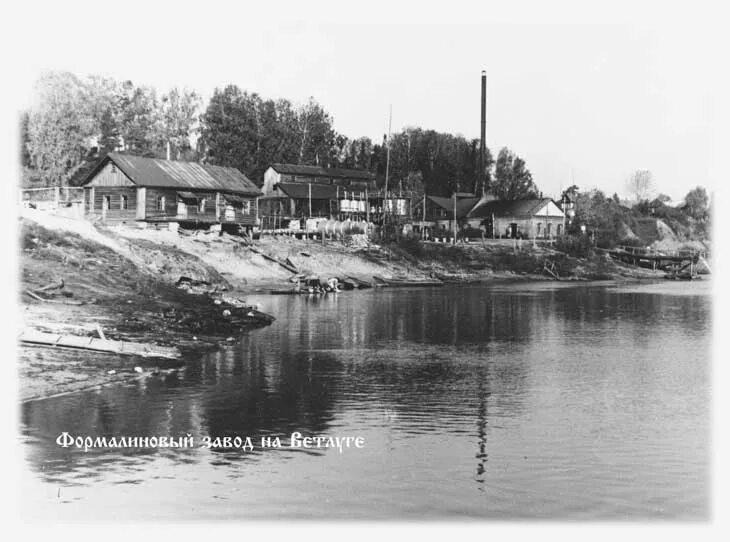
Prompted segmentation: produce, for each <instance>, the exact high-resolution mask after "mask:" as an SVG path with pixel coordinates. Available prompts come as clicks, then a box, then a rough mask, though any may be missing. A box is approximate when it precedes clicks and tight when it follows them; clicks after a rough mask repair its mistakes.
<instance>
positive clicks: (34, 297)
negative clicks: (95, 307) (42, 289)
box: [23, 290, 84, 305]
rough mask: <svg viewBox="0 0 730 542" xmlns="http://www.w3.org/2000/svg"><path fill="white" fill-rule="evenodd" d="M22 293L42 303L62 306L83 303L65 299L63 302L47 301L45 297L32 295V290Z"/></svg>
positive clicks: (58, 300)
mask: <svg viewBox="0 0 730 542" xmlns="http://www.w3.org/2000/svg"><path fill="white" fill-rule="evenodd" d="M23 293H24V294H26V295H28V296H30V297H32V298H33V299H35V300H36V301H42V302H43V303H61V304H63V305H83V304H84V302H83V301H72V300H70V299H67V300H65V301H63V300H60V299H47V298H45V297H41V296H39V295H38V294H36V293H34V292H33V291H32V290H23Z"/></svg>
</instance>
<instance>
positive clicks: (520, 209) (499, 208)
mask: <svg viewBox="0 0 730 542" xmlns="http://www.w3.org/2000/svg"><path fill="white" fill-rule="evenodd" d="M551 201H553V200H552V199H551V198H539V199H538V198H535V199H521V200H495V201H488V202H486V203H485V204H483V205H480V206H479V207H476V208H474V209H472V210H471V212H470V213H469V215H468V216H469V218H488V217H490V216H492V215H494V216H500V217H503V216H514V217H532V216H535V214H536V213H537V212H538V211H539V210H540V209H542V208H543V207H544V206H545V205H546V204H548V203H550V202H551ZM553 203H554V201H553ZM558 208H560V207H558Z"/></svg>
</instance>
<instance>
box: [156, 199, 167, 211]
mask: <svg viewBox="0 0 730 542" xmlns="http://www.w3.org/2000/svg"><path fill="white" fill-rule="evenodd" d="M157 210H158V211H164V210H165V196H160V197H158V198H157Z"/></svg>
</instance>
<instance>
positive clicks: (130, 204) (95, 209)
mask: <svg viewBox="0 0 730 542" xmlns="http://www.w3.org/2000/svg"><path fill="white" fill-rule="evenodd" d="M84 195H85V198H84V200H85V202H84V203H85V206H86V210H87V212H88V214H90V215H95V216H101V217H104V220H105V221H106V222H126V221H134V220H135V219H136V215H137V189H136V187H134V186H132V187H124V186H95V187H94V188H93V190H92V189H89V188H87V189H86V190H85V191H84ZM92 196H93V199H92ZM122 196H126V197H127V208H126V209H122ZM104 198H108V201H109V207H108V208H107V209H106V210H104V209H103V205H104Z"/></svg>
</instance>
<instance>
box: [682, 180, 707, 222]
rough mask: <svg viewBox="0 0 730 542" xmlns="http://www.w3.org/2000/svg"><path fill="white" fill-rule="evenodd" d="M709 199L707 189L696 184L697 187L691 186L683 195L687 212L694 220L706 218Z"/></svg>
mask: <svg viewBox="0 0 730 542" xmlns="http://www.w3.org/2000/svg"><path fill="white" fill-rule="evenodd" d="M709 200H710V198H709V197H708V196H707V191H706V190H705V189H704V188H703V187H701V186H698V187H697V188H693V189H692V190H690V191H689V192H688V193H687V195H686V196H685V197H684V204H685V209H686V212H687V214H688V215H689V216H691V217H692V218H694V219H696V220H703V219H705V218H707V215H708V208H709Z"/></svg>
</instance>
